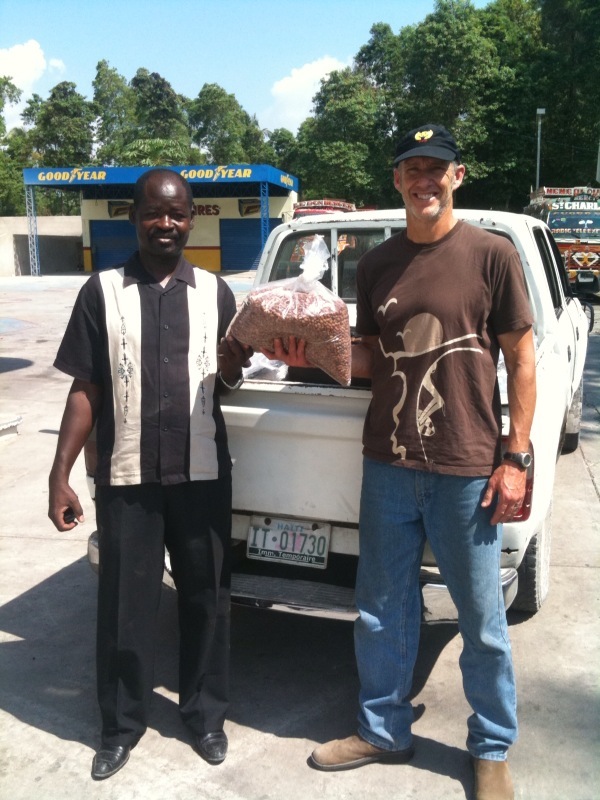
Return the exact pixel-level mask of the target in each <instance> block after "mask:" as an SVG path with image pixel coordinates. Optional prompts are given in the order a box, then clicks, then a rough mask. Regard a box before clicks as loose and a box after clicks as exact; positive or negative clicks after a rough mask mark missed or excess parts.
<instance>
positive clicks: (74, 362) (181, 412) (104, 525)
mask: <svg viewBox="0 0 600 800" xmlns="http://www.w3.org/2000/svg"><path fill="white" fill-rule="evenodd" d="M194 213H195V209H194V204H193V198H192V193H191V188H190V186H189V184H188V183H187V181H185V180H184V179H183V178H182V177H181V176H180V175H179V174H177V173H176V172H174V171H171V170H167V169H155V170H149V171H147V172H145V173H144V174H143V175H142V177H141V178H140V179H139V180H138V182H137V183H136V185H135V189H134V199H133V205H132V208H131V213H130V220H131V222H132V223H133V224H134V225H135V226H136V232H137V238H138V247H139V249H138V251H137V252H136V253H135V254H134V255H133V256H132V257H131V258H130V259H129V260H128V261H127V262H126V263H125V264H121V265H119V266H117V267H115V268H114V269H110V270H106V271H104V272H99V273H95V274H94V275H92V276H91V277H90V279H89V280H88V281H87V282H86V283H85V284H84V286H83V287H82V289H81V292H80V293H79V296H78V298H77V301H76V304H75V307H74V309H73V313H72V316H71V319H70V321H69V324H68V327H67V331H66V333H65V335H64V338H63V341H62V343H61V346H60V348H59V351H58V355H57V358H56V361H55V366H56V367H57V368H58V369H60V370H62V371H63V372H66V373H67V374H68V375H71V376H72V377H73V379H74V380H73V384H72V386H71V389H70V392H69V395H68V398H67V403H66V408H65V412H64V416H63V420H62V424H61V429H60V434H59V438H58V445H57V451H56V457H55V459H54V464H53V466H52V470H51V473H50V481H49V490H50V491H49V495H50V500H49V517H50V519H51V520H52V522H53V523H54V525H55V526H56V528H57V529H58V530H59V531H68V530H71V529H72V528H73V527H75V525H76V524H77V522H82V521H83V511H82V508H81V505H80V503H79V500H78V498H77V495H76V494H75V493H74V491H73V490H72V488H71V487H70V486H69V475H70V472H71V469H72V466H73V464H74V462H75V460H76V458H77V456H78V454H79V452H80V451H81V449H82V447H83V445H84V443H85V441H86V440H87V438H88V437H89V434H90V432H91V430H92V428H93V426H94V425H96V440H97V450H98V466H97V471H96V475H95V480H96V516H97V523H98V535H99V555H100V570H99V588H98V628H97V680H98V700H99V704H100V711H101V715H102V743H101V747H100V749H99V750H98V752H97V753H96V755H95V758H94V762H93V765H92V777H93V778H94V779H96V780H101V779H104V778H108V777H110V776H111V775H114V774H115V772H117V771H118V770H119V769H120V768H121V767H122V766H124V765H125V763H126V762H127V760H128V758H129V754H130V751H131V748H132V747H134V746H135V745H136V744H137V742H138V741H139V739H140V738H141V736H142V735H143V733H144V732H145V730H146V725H147V718H148V710H149V705H150V698H151V696H152V690H153V662H154V650H155V622H156V614H157V610H158V603H159V597H160V589H161V577H162V569H163V554H164V547H165V545H166V547H167V548H168V550H169V553H170V557H171V565H172V569H173V577H174V580H175V584H176V586H177V589H178V604H179V626H180V667H179V704H180V711H181V716H182V719H183V720H184V722H185V723H186V724H187V725H188V726H189V727H190V728H191V730H192V732H193V734H194V736H195V743H196V747H197V749H198V751H199V753H200V755H201V756H202V757H203V758H204V759H205V760H207V761H208V762H209V763H212V764H218V763H221V762H222V761H223V760H224V758H225V755H226V752H227V737H226V735H225V733H224V731H223V723H224V719H225V714H226V710H227V704H228V669H229V585H230V565H229V546H230V535H231V459H230V457H229V452H228V447H227V433H226V430H225V423H224V419H223V415H222V412H221V407H220V403H219V395H220V393H221V392H222V391H227V390H229V389H232V388H236V386H237V385H239V383H240V382H241V375H242V366H243V364H244V363H245V362H246V361H247V359H248V357H249V355H251V351H249V350H245V349H244V348H243V347H242V346H241V345H239V344H238V343H237V342H236V341H235V340H232V339H231V338H230V337H229V338H226V336H225V334H226V331H227V327H228V325H229V323H230V321H231V319H232V318H233V316H234V314H235V310H236V305H235V299H234V296H233V293H232V292H231V290H230V289H229V287H228V286H227V284H226V283H225V281H223V280H222V279H221V278H219V277H218V276H215V275H212V274H210V273H208V272H205V271H203V270H201V269H199V268H197V267H193V266H192V265H191V264H190V263H189V262H188V261H186V259H185V258H184V257H183V249H184V247H185V244H186V242H187V240H188V237H189V232H190V230H191V228H192V227H193V224H194Z"/></svg>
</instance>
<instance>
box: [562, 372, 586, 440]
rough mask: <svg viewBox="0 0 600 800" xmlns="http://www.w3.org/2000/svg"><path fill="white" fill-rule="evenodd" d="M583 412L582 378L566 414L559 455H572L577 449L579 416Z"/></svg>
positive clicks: (579, 429)
mask: <svg viewBox="0 0 600 800" xmlns="http://www.w3.org/2000/svg"><path fill="white" fill-rule="evenodd" d="M582 410H583V376H582V378H581V381H580V383H579V386H578V387H577V391H576V392H575V394H574V395H573V400H572V402H571V408H570V409H569V413H568V414H567V424H566V428H565V436H564V439H563V442H562V447H561V450H560V452H561V454H562V455H567V454H568V453H574V452H575V450H577V448H578V447H579V434H580V432H581V414H582Z"/></svg>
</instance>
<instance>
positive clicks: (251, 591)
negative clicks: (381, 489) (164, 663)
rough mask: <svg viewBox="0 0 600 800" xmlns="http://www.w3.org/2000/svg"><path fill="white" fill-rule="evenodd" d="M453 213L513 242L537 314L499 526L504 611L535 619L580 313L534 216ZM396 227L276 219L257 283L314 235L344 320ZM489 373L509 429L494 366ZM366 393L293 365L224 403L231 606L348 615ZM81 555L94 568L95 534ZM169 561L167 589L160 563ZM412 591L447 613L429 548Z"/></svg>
mask: <svg viewBox="0 0 600 800" xmlns="http://www.w3.org/2000/svg"><path fill="white" fill-rule="evenodd" d="M456 214H457V216H459V217H460V218H462V219H464V220H466V221H467V222H468V223H470V224H472V225H476V226H479V227H482V228H485V229H487V230H490V231H492V232H493V233H495V234H497V235H498V236H505V237H507V238H509V239H510V240H511V241H512V242H513V243H514V245H515V247H516V248H517V250H518V252H519V254H520V256H521V261H522V264H523V272H524V275H525V280H526V284H527V289H528V293H529V297H530V301H531V307H532V309H533V315H534V319H535V323H534V328H535V341H536V349H537V353H536V370H537V386H538V393H537V397H538V399H537V407H536V411H535V417H534V421H533V427H532V431H531V447H530V451H531V453H532V455H533V463H532V466H531V467H530V469H529V474H528V481H527V496H526V500H525V502H524V504H523V507H522V509H521V511H520V512H519V514H518V515H517V517H516V518H515V521H514V522H511V523H509V524H506V525H504V530H503V547H502V564H501V576H502V585H503V589H504V599H505V605H506V606H507V607H509V606H510V605H512V606H513V607H514V608H517V609H519V610H522V611H528V612H536V611H537V610H538V609H539V608H540V606H541V604H542V602H543V601H544V599H545V597H546V594H547V592H548V586H549V564H550V534H551V519H552V491H553V484H554V473H555V466H556V461H557V459H558V457H559V456H560V455H561V453H567V452H572V451H573V450H575V449H576V448H577V446H578V441H579V428H580V422H581V407H582V374H583V367H584V362H585V356H586V350H587V338H588V319H587V317H586V315H585V312H584V310H583V308H582V305H581V303H580V302H579V300H578V299H576V298H575V297H573V296H572V295H571V292H570V289H569V282H568V278H567V275H566V272H565V270H564V267H563V263H562V259H561V256H560V253H559V251H558V248H557V246H556V244H555V242H554V240H553V238H552V235H551V234H550V231H549V229H548V228H547V226H546V225H545V224H544V223H543V222H541V221H540V220H537V219H534V218H532V217H528V216H525V215H520V214H510V213H504V212H494V211H457V212H456ZM404 225H405V216H404V212H403V211H401V210H390V211H371V212H351V213H340V214H335V215H333V214H327V215H319V216H312V217H304V218H302V219H298V220H294V221H292V222H289V223H286V224H283V225H280V226H279V227H277V228H275V229H274V230H273V231H272V233H271V235H270V237H269V239H268V240H267V242H266V245H265V248H264V251H263V254H262V257H261V260H260V262H259V265H258V268H257V272H256V278H255V281H254V286H255V287H256V286H259V285H261V284H263V283H266V282H269V281H274V280H282V279H284V278H289V277H294V276H296V275H298V274H299V272H300V264H301V262H302V256H303V248H304V245H305V244H306V243H307V242H308V240H309V239H312V237H313V236H314V235H315V234H319V235H321V236H323V237H324V239H325V242H326V244H327V246H328V248H329V252H330V253H331V254H332V256H331V258H330V264H329V269H328V270H327V271H326V273H325V275H324V277H323V279H322V280H323V282H324V283H325V284H326V285H327V286H329V288H331V289H332V290H333V291H334V292H336V293H337V294H338V295H340V296H341V297H342V298H343V299H344V300H345V301H346V302H347V304H348V308H349V316H350V322H351V326H352V325H353V324H354V321H355V319H356V289H355V273H356V264H357V262H358V259H359V258H360V256H361V255H362V253H363V252H365V251H366V250H368V249H369V248H371V247H373V246H374V245H376V244H378V243H380V242H381V241H383V240H384V239H387V238H388V237H389V236H392V235H393V234H394V233H397V232H398V231H399V230H400V229H401V228H402V227H404ZM270 377H272V375H271V376H270ZM498 377H499V384H500V389H501V394H502V403H503V415H504V416H503V433H506V432H507V431H508V405H507V400H506V372H505V370H504V368H503V365H502V364H500V365H499V370H498ZM355 384H356V385H355ZM369 399H370V389H369V387H368V384H366V383H365V382H364V381H363V382H362V385H361V383H360V382H353V384H352V385H351V386H349V387H342V386H339V385H337V384H334V383H333V382H332V381H331V379H329V378H328V377H327V376H326V375H325V374H324V373H323V372H319V371H318V370H315V371H314V372H313V371H311V370H299V369H297V370H295V371H294V370H290V371H289V372H288V374H287V375H286V379H285V380H277V379H275V380H273V379H265V378H262V379H261V378H260V375H259V376H257V377H253V378H249V379H247V380H246V381H245V383H244V384H243V385H242V387H241V388H240V389H239V390H238V391H235V392H232V393H230V394H229V395H227V396H226V397H224V398H223V399H222V406H223V412H224V415H225V419H226V423H227V429H228V435H229V446H230V451H231V456H232V459H233V461H234V472H233V575H232V599H233V600H234V601H236V602H242V603H248V604H251V605H256V606H259V607H263V608H264V607H281V608H285V609H286V610H291V611H301V612H304V613H326V614H327V615H330V616H342V617H343V616H348V615H350V616H355V615H356V613H357V612H356V609H355V606H354V582H355V576H356V566H357V559H358V513H359V496H360V482H361V471H362V444H361V439H362V428H363V420H364V417H365V414H366V411H367V407H368V404H369ZM88 555H89V558H90V562H91V563H92V566H95V564H97V546H96V537H95V534H92V536H91V537H90V543H89V546H88ZM166 564H167V568H166V570H165V580H166V582H167V583H169V582H170V578H169V574H168V557H167V561H166ZM421 583H422V588H423V618H424V620H428V619H436V620H438V619H443V618H454V616H455V610H454V606H453V605H452V603H451V601H450V600H449V596H448V593H447V591H446V589H445V587H444V585H443V581H442V579H441V576H440V575H439V572H438V570H437V568H436V564H435V559H434V557H433V554H432V553H431V551H430V550H429V549H428V548H427V547H426V548H425V553H424V557H423V563H422V569H421ZM171 585H172V582H171Z"/></svg>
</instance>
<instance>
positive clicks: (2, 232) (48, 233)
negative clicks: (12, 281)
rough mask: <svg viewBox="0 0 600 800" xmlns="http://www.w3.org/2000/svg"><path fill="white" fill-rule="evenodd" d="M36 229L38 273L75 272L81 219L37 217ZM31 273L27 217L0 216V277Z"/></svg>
mask: <svg viewBox="0 0 600 800" xmlns="http://www.w3.org/2000/svg"><path fill="white" fill-rule="evenodd" d="M37 230H38V238H39V249H40V255H39V258H40V269H41V274H42V275H50V274H54V275H56V274H58V273H63V272H77V270H78V269H79V266H80V264H82V263H83V261H82V255H81V253H82V236H81V217H38V218H37ZM30 274H31V271H30V268H29V247H28V227H27V217H0V276H10V275H30Z"/></svg>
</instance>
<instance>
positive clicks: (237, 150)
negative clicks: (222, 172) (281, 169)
mask: <svg viewBox="0 0 600 800" xmlns="http://www.w3.org/2000/svg"><path fill="white" fill-rule="evenodd" d="M188 116H189V120H190V126H191V130H192V139H193V141H194V142H195V143H196V145H198V147H199V148H200V150H201V151H202V152H203V153H205V155H206V159H207V161H208V162H209V163H212V164H249V163H252V162H254V163H256V162H261V161H264V160H265V159H266V157H267V156H272V149H270V148H268V146H266V142H265V134H264V133H263V131H261V130H260V128H259V126H258V122H257V121H256V118H255V117H251V116H250V115H249V114H248V113H247V112H246V111H244V109H243V108H242V107H241V105H240V104H239V103H238V101H237V100H236V99H235V96H234V95H233V94H228V93H227V92H226V91H225V89H223V87H222V86H219V85H218V84H216V83H205V84H204V86H203V87H202V88H201V89H200V91H199V93H198V96H197V97H196V98H195V99H194V100H192V101H190V103H189V105H188Z"/></svg>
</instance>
